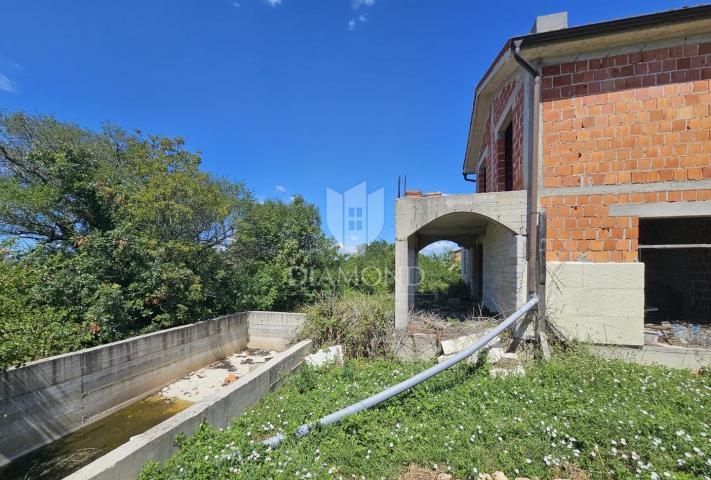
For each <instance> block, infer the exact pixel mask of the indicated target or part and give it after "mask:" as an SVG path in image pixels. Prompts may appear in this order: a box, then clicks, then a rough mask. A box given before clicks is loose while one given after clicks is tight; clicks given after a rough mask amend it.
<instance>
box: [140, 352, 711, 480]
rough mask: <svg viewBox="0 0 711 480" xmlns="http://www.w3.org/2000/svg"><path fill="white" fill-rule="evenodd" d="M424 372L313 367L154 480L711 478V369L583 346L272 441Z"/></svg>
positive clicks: (196, 441) (358, 365)
mask: <svg viewBox="0 0 711 480" xmlns="http://www.w3.org/2000/svg"><path fill="white" fill-rule="evenodd" d="M425 366H426V365H424V364H408V363H398V362H394V361H389V360H357V361H356V360H353V361H350V362H348V363H347V364H346V366H345V367H343V368H330V369H327V370H323V371H314V370H311V369H303V370H302V371H301V372H300V373H299V374H297V375H295V376H294V377H293V378H292V379H291V380H290V381H289V382H288V383H287V384H286V385H285V386H283V387H282V388H280V389H279V390H278V391H276V392H275V393H273V394H270V395H268V396H267V397H265V398H264V399H263V400H262V401H261V402H260V403H259V404H258V405H257V406H256V407H255V408H253V409H252V410H251V411H249V412H248V413H246V414H245V415H243V416H242V417H239V418H237V419H235V420H234V422H233V424H232V425H231V426H230V427H229V428H227V429H225V430H224V431H216V430H215V429H212V428H210V427H208V426H203V427H202V428H201V430H200V431H199V432H198V433H197V434H195V435H194V436H192V437H189V438H184V439H181V442H180V443H181V446H180V451H179V452H178V453H177V454H176V455H174V456H173V457H172V458H171V459H170V460H168V461H167V462H166V463H165V464H163V465H158V464H155V463H153V464H149V465H148V466H147V467H146V469H145V470H144V472H143V474H142V477H141V478H142V479H144V480H146V479H182V478H187V479H217V478H253V479H268V478H339V477H343V478H352V475H356V476H357V477H358V478H397V476H398V473H399V472H401V471H402V470H403V469H404V468H405V467H406V466H407V465H408V464H410V463H411V462H414V463H417V464H418V465H420V466H424V467H427V468H432V469H437V470H440V471H449V472H450V473H451V474H453V475H454V477H455V478H460V479H464V478H476V477H477V474H478V473H479V472H489V473H491V472H493V471H495V470H502V471H504V472H505V473H506V474H507V475H509V477H516V476H525V477H531V478H534V477H538V478H555V477H557V476H562V477H564V478H569V477H573V478H596V479H597V478H660V479H664V478H676V479H692V478H694V479H695V478H704V477H707V478H708V477H711V460H710V459H709V458H710V457H711V425H710V424H711V401H710V399H711V378H710V377H709V375H695V374H692V373H690V372H686V371H675V370H668V369H664V368H656V367H641V366H637V365H632V364H628V363H624V362H619V361H614V362H608V361H604V360H600V359H597V358H594V357H592V356H589V355H587V354H585V353H582V352H573V353H566V354H561V355H558V356H556V357H555V358H553V359H552V360H551V361H549V362H547V363H535V364H531V365H528V366H527V375H526V376H525V377H523V378H513V377H509V378H506V379H494V378H490V376H489V375H488V371H487V367H486V366H479V367H473V366H460V367H455V368H453V369H450V370H448V371H446V372H444V373H442V374H441V375H438V376H437V377H435V378H433V379H431V380H429V381H427V382H426V383H424V384H422V385H420V386H419V387H417V388H415V389H413V390H412V391H410V392H408V393H405V394H403V395H401V396H399V397H396V398H395V399H392V400H390V401H388V402H386V403H384V404H382V405H381V406H380V407H379V408H375V409H371V410H368V411H365V412H361V413H360V414H357V415H355V416H352V417H350V418H348V419H346V420H344V421H342V422H341V423H340V424H337V425H333V426H329V427H326V428H323V429H321V430H318V431H314V432H313V433H311V434H310V435H308V436H306V437H304V438H301V439H289V440H287V441H285V442H283V443H282V444H281V445H280V446H279V447H277V448H276V449H275V450H272V451H269V450H267V449H266V448H264V447H263V446H262V445H261V444H260V440H262V439H264V438H266V437H269V436H271V435H273V434H275V433H277V432H279V431H286V432H293V431H294V430H295V429H296V427H297V426H298V425H300V424H302V423H305V422H313V421H315V420H316V419H318V418H319V417H321V416H322V415H324V414H327V413H331V412H332V411H334V410H336V409H338V408H341V407H344V406H346V405H348V404H351V403H353V402H355V401H358V400H361V399H363V398H365V397H367V396H368V395H371V394H373V393H376V392H378V391H380V390H382V389H383V388H385V387H387V386H390V385H393V384H395V383H396V382H399V381H401V380H404V379H406V378H407V377H409V376H410V375H412V374H414V373H416V372H419V371H420V370H422V369H423V368H424V367H425ZM361 476H362V477H361ZM657 476H658V477H657Z"/></svg>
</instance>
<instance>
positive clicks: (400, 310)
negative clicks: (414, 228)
mask: <svg viewBox="0 0 711 480" xmlns="http://www.w3.org/2000/svg"><path fill="white" fill-rule="evenodd" d="M416 243H417V242H416V241H415V239H414V238H409V239H397V240H395V328H396V329H398V330H402V329H405V328H407V323H408V317H409V313H410V309H411V308H412V307H413V306H414V304H415V290H416V288H417V280H418V276H417V270H418V269H417V245H416Z"/></svg>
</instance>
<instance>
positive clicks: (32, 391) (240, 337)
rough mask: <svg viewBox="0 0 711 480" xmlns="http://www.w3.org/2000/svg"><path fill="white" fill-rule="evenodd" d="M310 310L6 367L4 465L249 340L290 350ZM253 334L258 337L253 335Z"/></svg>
mask: <svg viewBox="0 0 711 480" xmlns="http://www.w3.org/2000/svg"><path fill="white" fill-rule="evenodd" d="M301 323H303V316H301V315H297V314H282V313H272V312H243V313H237V314H234V315H226V316H223V317H219V318H215V319H212V320H207V321H203V322H198V323H194V324H191V325H185V326H181V327H176V328H171V329H168V330H163V331H160V332H155V333H151V334H148V335H141V336H139V337H134V338H130V339H127V340H123V341H120V342H115V343H111V344H108V345H103V346H100V347H95V348H90V349H86V350H80V351H77V352H72V353H68V354H64V355H59V356H56V357H51V358H47V359H43V360H39V361H36V362H31V363H29V364H27V365H25V366H23V367H20V368H15V369H10V370H8V371H6V372H2V373H0V466H2V465H5V464H6V463H8V462H9V461H11V460H13V459H15V458H17V457H19V456H21V455H23V454H25V453H28V452H30V451H32V450H35V449H36V448H39V447H41V446H43V445H45V444H47V443H50V442H52V441H54V440H56V439H58V438H60V437H63V436H64V435H67V434H68V433H71V432H73V431H75V430H77V429H79V428H81V427H83V426H85V425H87V424H89V423H92V422H93V421H96V420H98V419H100V418H102V417H104V416H106V415H108V414H110V413H112V412H114V411H116V410H118V409H120V408H123V407H125V406H127V405H129V404H130V403H132V402H134V401H137V400H139V399H141V398H143V397H145V396H147V395H150V394H152V393H154V392H156V391H157V390H159V389H160V388H162V387H163V386H164V385H167V384H169V383H171V382H172V381H174V380H176V379H178V378H180V377H183V376H184V375H186V374H187V373H189V372H191V371H193V370H196V369H198V368H201V367H203V366H205V365H207V364H209V363H212V362H214V361H216V360H219V359H222V358H224V357H226V356H228V355H231V354H232V353H235V352H237V351H240V350H242V349H244V348H245V347H247V345H248V343H249V346H251V347H254V348H268V349H283V348H284V347H285V346H286V345H287V344H289V343H292V342H293V341H294V340H295V338H296V331H297V329H298V327H299V326H300V325H301ZM251 333H252V334H253V337H250V334H251Z"/></svg>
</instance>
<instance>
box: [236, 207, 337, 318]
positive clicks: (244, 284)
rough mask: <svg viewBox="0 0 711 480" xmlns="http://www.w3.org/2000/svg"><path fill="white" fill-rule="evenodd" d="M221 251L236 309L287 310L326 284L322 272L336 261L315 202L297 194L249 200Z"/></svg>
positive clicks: (302, 302) (326, 276)
mask: <svg viewBox="0 0 711 480" xmlns="http://www.w3.org/2000/svg"><path fill="white" fill-rule="evenodd" d="M227 253H228V258H229V262H230V263H231V265H232V267H233V269H234V271H235V276H234V281H235V284H234V291H236V292H237V293H238V295H236V302H235V309H236V310H243V309H248V308H257V309H280V310H291V309H293V308H295V307H296V306H298V305H301V304H304V303H307V302H310V301H312V300H313V299H314V298H315V297H316V296H317V295H319V294H320V293H321V292H323V291H324V290H330V289H331V288H332V284H331V282H330V281H329V278H328V275H327V274H326V275H324V274H325V273H326V272H327V271H328V270H329V269H330V268H332V267H333V266H334V265H335V264H336V260H337V254H336V246H335V243H334V242H333V240H332V239H330V238H328V237H326V236H325V235H324V233H323V231H322V230H321V217H320V215H319V212H318V209H317V208H316V206H314V205H312V204H309V203H307V202H305V201H304V199H303V198H302V197H300V196H296V197H294V199H293V201H292V202H291V203H284V202H281V201H279V200H267V201H265V202H263V203H258V204H254V205H253V206H252V207H251V208H250V209H249V210H248V211H247V213H246V215H245V216H244V218H242V221H241V222H240V224H239V227H238V228H237V231H236V233H235V235H234V237H233V241H232V243H231V244H230V247H229V248H228V251H227Z"/></svg>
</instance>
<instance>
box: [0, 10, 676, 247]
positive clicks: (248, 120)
mask: <svg viewBox="0 0 711 480" xmlns="http://www.w3.org/2000/svg"><path fill="white" fill-rule="evenodd" d="M683 5H684V2H678V1H666V2H661V1H655V0H645V1H625V2H620V1H615V2H612V1H602V0H599V1H595V2H582V1H578V2H563V1H536V2H528V1H517V0H514V1H509V2H492V1H473V0H469V1H467V0H409V1H406V0H355V1H353V0H318V1H317V0H281V1H279V0H200V1H199V0H170V1H163V0H154V1H133V0H122V1H114V2H108V1H96V0H62V1H60V0H46V1H34V0H0V12H2V30H3V32H2V35H0V108H1V109H3V110H6V111H15V110H24V111H28V112H30V113H52V114H55V115H56V116H57V117H58V118H59V119H62V120H68V121H73V122H76V123H78V124H80V125H82V126H85V127H89V128H97V127H99V126H100V125H101V123H102V122H104V121H112V122H115V123H117V124H119V125H121V126H123V127H125V128H140V129H141V130H142V131H143V132H146V133H157V134H163V135H180V136H182V137H184V138H185V139H186V140H187V142H188V147H189V148H190V149H194V150H201V151H202V152H203V154H204V157H203V158H204V164H203V165H204V168H205V169H207V170H209V171H211V172H214V173H216V174H218V175H221V176H225V177H228V178H231V179H233V180H244V181H245V182H246V183H247V185H248V186H249V188H250V189H251V190H252V191H253V192H254V193H255V195H257V196H258V198H271V197H274V198H283V199H285V200H288V199H289V198H290V197H291V195H293V194H295V193H299V194H302V195H303V196H304V197H306V199H307V200H309V201H311V202H314V203H316V204H317V205H318V206H319V207H320V208H321V209H323V208H324V207H325V202H326V188H327V187H330V188H332V189H334V190H337V191H343V190H346V189H347V188H349V187H351V186H353V185H355V184H357V183H359V182H361V181H363V180H366V181H367V182H368V187H369V190H374V189H377V188H380V187H383V188H385V204H386V210H385V226H384V229H383V232H382V234H381V236H382V238H385V239H387V240H392V238H393V233H394V218H393V204H394V198H395V195H396V185H397V184H396V182H397V177H398V175H407V178H408V186H409V187H411V188H418V189H422V190H425V191H443V192H448V193H465V192H471V191H472V184H471V183H465V182H464V181H463V180H462V177H461V174H460V172H461V164H462V159H463V154H464V146H465V142H466V133H467V127H468V124H469V115H470V113H471V102H472V94H473V88H474V86H475V85H476V83H477V81H478V80H479V78H480V77H481V75H482V74H483V72H484V71H485V70H486V68H487V67H488V65H489V63H490V62H491V61H492V59H493V58H494V56H495V55H496V53H497V52H498V51H499V49H500V48H501V46H502V45H503V42H504V41H505V40H506V39H507V38H508V37H510V36H513V35H516V34H521V33H525V32H527V31H528V30H529V29H530V26H531V24H532V23H533V20H534V18H535V17H536V15H541V14H546V13H553V12H557V11H562V10H567V11H568V12H569V23H570V24H571V25H579V24H584V23H590V22H595V21H601V20H606V19H612V18H619V17H624V16H629V15H635V14H641V13H649V12H654V11H659V10H666V9H670V8H675V7H679V6H683ZM322 211H323V210H322ZM323 216H324V217H325V215H323Z"/></svg>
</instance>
